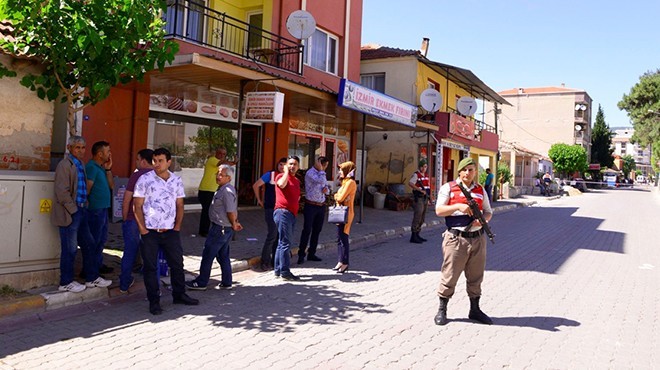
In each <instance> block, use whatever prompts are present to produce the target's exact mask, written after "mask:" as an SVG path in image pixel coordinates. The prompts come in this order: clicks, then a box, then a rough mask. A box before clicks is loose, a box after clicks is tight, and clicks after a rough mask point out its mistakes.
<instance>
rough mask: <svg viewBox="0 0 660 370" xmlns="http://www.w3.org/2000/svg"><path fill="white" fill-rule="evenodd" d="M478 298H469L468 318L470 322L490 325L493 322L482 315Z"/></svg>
mask: <svg viewBox="0 0 660 370" xmlns="http://www.w3.org/2000/svg"><path fill="white" fill-rule="evenodd" d="M479 298H481V297H473V298H470V313H469V314H468V318H469V319H470V320H475V321H478V322H480V323H482V324H486V325H492V324H493V320H492V319H491V318H490V317H488V315H486V314H485V313H483V311H481V308H479Z"/></svg>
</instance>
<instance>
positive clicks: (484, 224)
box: [457, 183, 495, 244]
mask: <svg viewBox="0 0 660 370" xmlns="http://www.w3.org/2000/svg"><path fill="white" fill-rule="evenodd" d="M457 185H458V187H459V188H460V189H461V191H462V192H463V195H465V199H467V202H468V206H470V209H471V210H472V217H474V218H475V219H477V220H479V222H480V223H481V227H483V229H484V231H485V232H486V235H488V239H490V241H491V242H492V243H493V244H495V235H494V234H493V232H492V231H491V230H490V226H488V223H487V222H486V219H485V218H484V214H483V213H481V210H480V209H479V205H478V204H477V201H475V200H474V198H472V194H470V191H469V190H467V189H466V188H464V187H463V184H462V183H457ZM470 227H472V223H470V224H469V225H468V226H467V228H466V229H465V232H467V231H469V230H470Z"/></svg>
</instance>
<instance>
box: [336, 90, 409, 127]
mask: <svg viewBox="0 0 660 370" xmlns="http://www.w3.org/2000/svg"><path fill="white" fill-rule="evenodd" d="M337 104H338V105H339V106H340V107H344V108H348V109H352V110H355V111H358V112H361V113H364V114H368V115H370V116H374V117H377V118H381V119H385V120H388V121H392V122H396V123H400V124H402V125H406V126H409V127H416V126H417V107H416V106H414V105H411V104H408V103H406V102H403V101H401V100H398V99H396V98H393V97H391V96H389V95H385V94H382V93H380V92H378V91H375V90H371V89H368V88H366V87H364V86H362V85H359V84H356V83H355V82H351V81H349V80H347V79H345V78H342V79H341V82H340V83H339V97H338V99H337Z"/></svg>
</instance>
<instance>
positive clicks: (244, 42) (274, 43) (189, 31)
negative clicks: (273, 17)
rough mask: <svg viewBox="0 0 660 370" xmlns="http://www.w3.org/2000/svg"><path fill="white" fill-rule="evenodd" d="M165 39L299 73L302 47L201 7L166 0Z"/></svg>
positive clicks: (294, 42)
mask: <svg viewBox="0 0 660 370" xmlns="http://www.w3.org/2000/svg"><path fill="white" fill-rule="evenodd" d="M167 4H168V5H167V11H166V13H165V15H164V17H165V22H166V25H165V38H176V39H181V40H185V41H189V42H193V43H196V44H199V45H203V46H205V47H208V48H211V49H214V50H218V51H222V52H226V53H229V54H233V55H236V56H239V57H241V58H245V59H248V60H250V61H253V62H255V63H259V64H264V65H268V66H271V67H274V68H279V69H282V70H285V71H288V72H291V73H295V74H297V75H302V56H303V50H304V49H303V48H304V46H303V45H301V44H299V43H298V42H297V41H295V40H291V39H287V38H285V37H282V36H280V35H276V34H274V33H271V32H268V31H266V30H264V29H261V28H258V27H255V26H252V25H250V24H248V23H245V22H243V21H240V20H238V19H236V18H233V17H230V16H228V15H226V14H225V13H220V12H218V11H216V10H213V9H211V8H208V7H206V6H204V4H203V3H201V2H194V1H184V0H169V1H168V2H167Z"/></svg>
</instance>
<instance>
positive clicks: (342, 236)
mask: <svg viewBox="0 0 660 370" xmlns="http://www.w3.org/2000/svg"><path fill="white" fill-rule="evenodd" d="M339 172H340V173H339V177H340V178H341V187H340V188H339V190H338V191H337V193H336V194H335V202H337V204H339V205H343V206H348V218H347V220H346V223H345V224H337V254H338V256H337V259H338V262H337V266H335V267H334V268H333V270H336V271H337V273H338V274H343V273H345V272H346V271H348V250H349V245H348V234H350V232H351V223H353V217H354V215H355V213H354V209H353V203H355V192H356V191H357V185H356V184H355V180H354V178H355V163H353V162H351V161H348V162H344V163H342V164H340V165H339Z"/></svg>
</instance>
